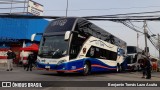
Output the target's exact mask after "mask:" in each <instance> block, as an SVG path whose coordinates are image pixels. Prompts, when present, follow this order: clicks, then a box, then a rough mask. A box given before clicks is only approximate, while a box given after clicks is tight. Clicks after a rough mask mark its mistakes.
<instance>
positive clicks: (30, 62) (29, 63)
mask: <svg viewBox="0 0 160 90" xmlns="http://www.w3.org/2000/svg"><path fill="white" fill-rule="evenodd" d="M34 61H35V55H34V54H30V55H29V56H28V65H27V71H28V70H29V69H30V71H32V67H33V66H32V64H33V63H34Z"/></svg>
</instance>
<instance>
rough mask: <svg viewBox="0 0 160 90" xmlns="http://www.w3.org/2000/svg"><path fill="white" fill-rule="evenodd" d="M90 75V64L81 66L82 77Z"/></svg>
mask: <svg viewBox="0 0 160 90" xmlns="http://www.w3.org/2000/svg"><path fill="white" fill-rule="evenodd" d="M90 73H91V64H90V63H89V62H86V63H85V64H84V66H83V75H84V76H87V75H89V74H90Z"/></svg>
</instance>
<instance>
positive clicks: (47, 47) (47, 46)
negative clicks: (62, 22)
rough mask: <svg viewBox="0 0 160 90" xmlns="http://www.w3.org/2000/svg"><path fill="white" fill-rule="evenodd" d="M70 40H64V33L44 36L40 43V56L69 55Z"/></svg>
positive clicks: (57, 56)
mask: <svg viewBox="0 0 160 90" xmlns="http://www.w3.org/2000/svg"><path fill="white" fill-rule="evenodd" d="M67 47H68V42H67V41H64V35H61V36H46V37H43V39H42V40H41V44H40V50H39V53H38V55H39V57H41V58H61V57H64V56H65V55H67Z"/></svg>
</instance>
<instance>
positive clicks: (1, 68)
mask: <svg viewBox="0 0 160 90" xmlns="http://www.w3.org/2000/svg"><path fill="white" fill-rule="evenodd" d="M15 67H17V65H16V64H13V68H15ZM1 70H7V63H0V71H1Z"/></svg>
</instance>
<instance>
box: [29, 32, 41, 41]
mask: <svg viewBox="0 0 160 90" xmlns="http://www.w3.org/2000/svg"><path fill="white" fill-rule="evenodd" d="M36 35H43V33H34V34H32V36H31V41H34V38H35V36H36Z"/></svg>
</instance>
